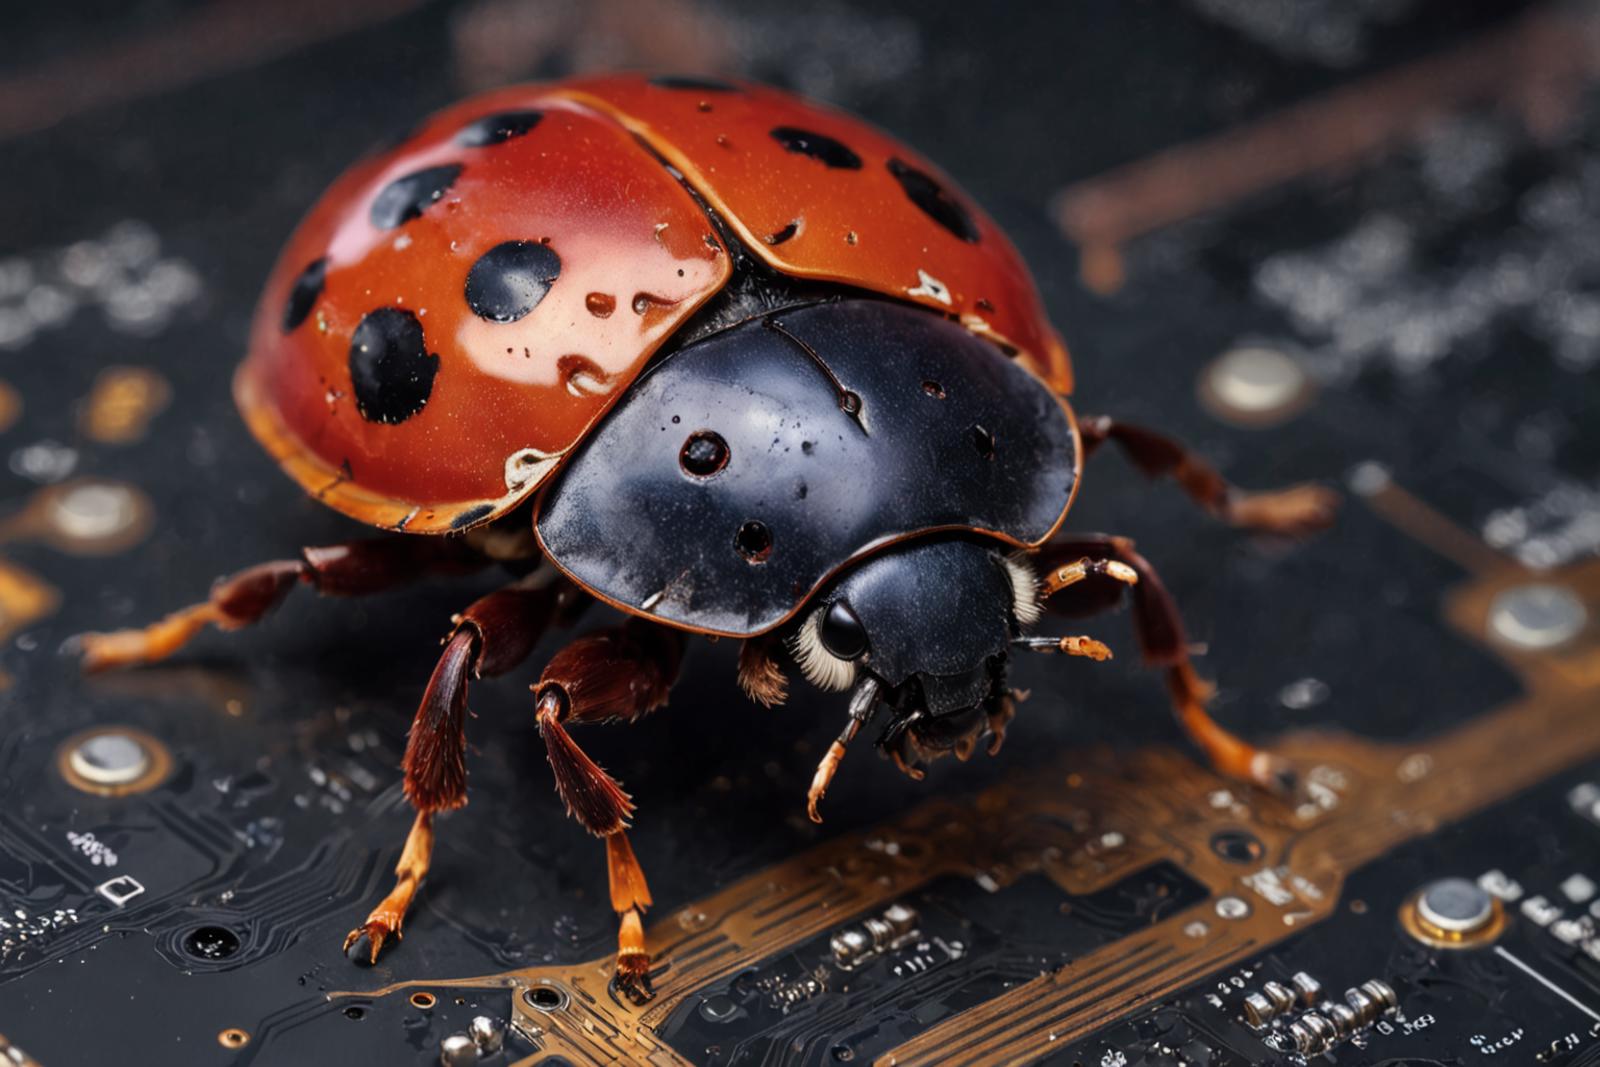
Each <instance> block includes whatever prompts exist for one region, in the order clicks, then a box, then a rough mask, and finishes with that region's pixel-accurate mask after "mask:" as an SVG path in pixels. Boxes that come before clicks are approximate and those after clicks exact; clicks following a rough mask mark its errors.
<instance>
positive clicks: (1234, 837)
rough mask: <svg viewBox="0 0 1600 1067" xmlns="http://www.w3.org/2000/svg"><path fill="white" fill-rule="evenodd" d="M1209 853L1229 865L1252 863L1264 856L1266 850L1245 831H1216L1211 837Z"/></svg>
mask: <svg viewBox="0 0 1600 1067" xmlns="http://www.w3.org/2000/svg"><path fill="white" fill-rule="evenodd" d="M1211 851H1212V852H1215V853H1216V854H1217V855H1218V856H1220V857H1222V858H1223V859H1225V860H1227V861H1228V862H1229V863H1254V862H1256V861H1257V860H1259V859H1260V858H1261V857H1262V856H1264V855H1266V848H1265V847H1264V846H1263V845H1262V844H1261V841H1260V839H1259V838H1257V837H1256V835H1255V834H1252V833H1250V832H1249V831H1247V830H1218V831H1217V832H1216V833H1214V834H1212V835H1211Z"/></svg>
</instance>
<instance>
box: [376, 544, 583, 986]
mask: <svg viewBox="0 0 1600 1067" xmlns="http://www.w3.org/2000/svg"><path fill="white" fill-rule="evenodd" d="M588 603H589V599H588V598H587V597H586V596H584V595H583V594H582V593H580V592H579V591H578V590H577V588H576V587H574V586H573V585H572V584H571V583H570V582H568V581H567V580H566V579H565V578H561V577H559V576H557V575H555V574H554V573H553V571H551V570H549V569H546V570H542V571H536V572H534V573H533V574H531V575H529V576H528V577H526V578H524V579H522V580H521V581H518V582H516V583H514V584H512V585H509V586H507V587H505V588H504V589H498V590H496V591H495V592H493V593H490V594H489V595H487V596H485V597H482V598H481V599H479V600H477V601H476V602H474V603H473V604H472V606H471V607H469V608H467V610H465V611H463V612H462V613H461V614H459V615H457V616H455V618H454V619H453V620H452V621H453V622H454V623H455V629H453V630H452V631H451V632H450V636H449V637H448V638H446V639H445V644H444V652H443V653H442V654H441V655H440V656H439V662H438V664H437V665H436V666H435V667H434V669H433V676H432V677H431V678H429V679H428V688H427V689H426V690H424V692H423V694H422V702H421V703H420V704H419V705H418V706H417V714H416V718H415V719H414V720H413V721H412V723H411V732H410V734H409V735H408V736H407V738H406V754H405V760H404V762H403V766H404V768H405V795H406V799H407V800H409V801H410V802H411V806H412V807H413V808H415V809H416V812H417V817H416V820H415V822H413V823H412V826H411V832H410V833H409V834H408V835H407V837H406V843H405V847H404V848H403V849H401V851H400V862H399V864H398V865H396V867H395V872H394V873H395V884H394V888H393V889H392V890H391V891H390V892H389V895H388V896H386V897H384V898H383V900H382V901H381V902H380V903H379V904H378V906H377V907H376V908H373V909H372V913H371V914H370V915H368V916H367V920H366V922H364V923H363V924H362V925H360V926H358V927H356V928H355V929H354V930H351V931H350V933H349V935H348V936H346V938H345V942H344V951H345V953H346V954H347V955H350V956H352V957H353V958H355V959H357V960H360V959H366V960H367V961H369V962H371V961H375V960H376V959H377V958H378V953H379V952H380V951H382V949H383V945H384V942H385V941H386V940H388V938H389V936H390V935H391V934H392V935H394V936H395V937H399V936H400V930H401V925H402V923H403V922H404V920H405V915H406V911H407V909H409V908H410V906H411V900H412V898H413V897H414V896H415V895H416V892H417V889H418V888H419V887H420V886H421V884H422V880H423V878H424V877H425V876H426V875H427V873H428V865H429V861H430V859H431V857H432V855H433V839H434V829H433V817H434V815H435V814H437V813H438V812H441V811H452V810H454V809H456V808H459V807H463V806H464V805H465V804H466V803H467V759H466V758H467V734H466V721H467V719H466V717H467V683H468V680H469V679H471V678H483V677H493V676H495V675H498V674H504V673H505V672H507V671H509V670H511V669H512V668H514V667H516V666H517V665H518V664H519V663H521V662H522V661H523V660H525V659H527V658H528V654H529V653H530V652H532V651H533V648H534V646H535V645H536V644H538V642H539V638H540V637H541V636H543V634H544V632H545V631H546V630H547V629H548V628H549V627H550V626H551V625H553V624H558V623H566V622H571V621H572V620H573V619H574V618H575V617H576V615H577V613H578V612H580V611H581V610H582V609H583V608H584V607H586V606H587V605H588Z"/></svg>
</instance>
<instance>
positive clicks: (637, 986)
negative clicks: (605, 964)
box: [613, 951, 656, 1007]
mask: <svg viewBox="0 0 1600 1067" xmlns="http://www.w3.org/2000/svg"><path fill="white" fill-rule="evenodd" d="M613 980H614V981H615V982H616V987H617V990H618V991H619V992H620V993H622V995H623V996H625V997H627V998H628V999H629V1000H630V1001H632V1002H633V1003H634V1005H635V1006H638V1007H643V1006H644V1005H646V1004H648V1003H650V1001H652V1000H654V999H655V995H656V992H655V989H654V987H653V986H651V984H650V956H649V955H648V954H647V953H644V952H628V951H624V952H619V953H617V970H616V975H615V977H614V979H613Z"/></svg>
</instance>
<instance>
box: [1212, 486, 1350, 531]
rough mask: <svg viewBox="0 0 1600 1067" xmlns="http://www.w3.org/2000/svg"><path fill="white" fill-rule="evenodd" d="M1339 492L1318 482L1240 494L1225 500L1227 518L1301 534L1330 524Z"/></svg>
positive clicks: (1260, 526) (1240, 523)
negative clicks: (1275, 490)
mask: <svg viewBox="0 0 1600 1067" xmlns="http://www.w3.org/2000/svg"><path fill="white" fill-rule="evenodd" d="M1338 510H1339V494H1338V493H1336V492H1334V491H1333V490H1332V489H1329V488H1327V487H1326V486H1321V485H1310V484H1307V485H1293V486H1290V487H1289V488H1287V489H1281V490H1278V491H1277V492H1271V493H1239V494H1238V495H1237V496H1235V497H1234V498H1233V499H1232V500H1230V501H1229V502H1228V521H1229V522H1231V523H1233V524H1234V525H1235V526H1246V527H1249V528H1250V529H1254V530H1261V531H1263V532H1265V533H1275V534H1282V535H1284V536H1286V537H1303V536H1305V535H1306V534H1310V533H1315V532H1316V531H1317V530H1322V529H1326V528H1327V527H1328V526H1330V525H1332V524H1333V518H1334V515H1335V514H1336V513H1337V512H1338Z"/></svg>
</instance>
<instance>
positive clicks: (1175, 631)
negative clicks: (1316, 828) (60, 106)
mask: <svg viewBox="0 0 1600 1067" xmlns="http://www.w3.org/2000/svg"><path fill="white" fill-rule="evenodd" d="M1037 558H1038V562H1039V566H1040V574H1041V575H1043V584H1042V587H1041V590H1040V592H1041V594H1042V596H1043V598H1044V600H1045V604H1046V606H1047V607H1049V608H1050V609H1051V610H1052V611H1054V612H1057V613H1060V614H1064V615H1073V616H1082V615H1091V614H1094V613H1096V612H1099V611H1103V610H1105V609H1107V608H1109V607H1111V606H1113V605H1114V604H1115V603H1116V602H1117V601H1118V600H1119V599H1121V596H1122V592H1123V590H1124V589H1128V590H1130V591H1131V595H1132V597H1133V612H1134V626H1135V628H1136V630H1137V632H1138V637H1139V646H1140V650H1141V651H1142V652H1143V654H1144V660H1145V662H1146V663H1147V664H1149V665H1151V666H1153V667H1162V668H1164V669H1165V670H1166V673H1167V690H1168V693H1169V694H1170V696H1171V699H1172V707H1173V711H1174V712H1175V713H1176V714H1177V717H1178V723H1179V725H1180V726H1182V727H1183V730H1184V732H1185V733H1187V734H1188V735H1189V737H1190V738H1191V739H1192V740H1193V741H1194V743H1195V744H1196V745H1198V746H1199V747H1200V749H1201V751H1203V752H1204V753H1205V754H1206V757H1207V759H1209V760H1210V762H1211V764H1212V766H1214V767H1216V769H1217V770H1218V771H1220V772H1221V773H1222V774H1225V775H1227V776H1228V777H1230V778H1235V779H1239V780H1241V781H1247V782H1253V783H1255V784H1256V785H1260V786H1263V787H1265V788H1267V789H1270V790H1271V791H1273V792H1275V793H1278V794H1280V795H1288V794H1293V793H1294V792H1295V791H1296V789H1297V788H1298V785H1299V783H1298V780H1297V776H1296V774H1295V772H1294V768H1293V766H1292V765H1291V764H1290V763H1289V761H1288V760H1285V759H1284V758H1283V757H1281V756H1277V755H1274V754H1273V753H1271V752H1267V751H1265V750H1263V749H1260V748H1257V747H1256V746H1254V745H1252V744H1250V743H1249V742H1248V741H1245V740H1244V739H1243V738H1240V737H1238V736H1236V735H1234V734H1232V733H1230V732H1228V731H1227V730H1225V729H1224V728H1223V727H1221V726H1220V725H1218V724H1217V722H1216V721H1215V720H1214V719H1212V718H1211V716H1210V715H1209V714H1207V712H1206V703H1207V701H1208V700H1209V699H1210V698H1211V695H1212V692H1213V687H1212V686H1211V684H1210V683H1208V682H1206V681H1205V680H1204V679H1202V678H1201V677H1200V676H1199V675H1198V674H1196V673H1195V670H1194V665H1193V664H1192V663H1190V661H1189V647H1188V638H1187V636H1186V635H1185V633H1184V629H1183V619H1182V618H1181V617H1180V616H1179V614H1178V605H1177V604H1176V603H1175V602H1174V601H1173V599H1172V594H1170V593H1168V592H1167V589H1166V586H1164V585H1162V583H1161V579H1160V578H1159V577H1158V576H1157V575H1156V572H1155V570H1154V569H1153V568H1152V567H1151V566H1150V563H1149V561H1148V560H1146V559H1145V558H1144V557H1143V556H1141V555H1140V554H1139V553H1138V552H1136V551H1134V547H1133V542H1132V541H1130V540H1128V539H1127V538H1125V537H1108V536H1105V535H1078V536H1069V537H1066V538H1062V539H1060V540H1056V541H1052V542H1051V543H1050V544H1048V545H1046V546H1045V547H1044V548H1043V549H1041V550H1040V552H1039V555H1038V557H1037ZM1062 640H1063V641H1070V640H1074V639H1071V638H1063V639H1062ZM1078 640H1082V639H1078ZM1095 644H1098V642H1095ZM1101 647H1102V648H1103V646H1101ZM1062 651H1070V650H1069V649H1066V648H1064V647H1063V649H1062ZM1080 654H1087V655H1091V656H1094V658H1097V659H1098V658H1100V657H1099V656H1098V655H1095V653H1094V652H1082V653H1080Z"/></svg>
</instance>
